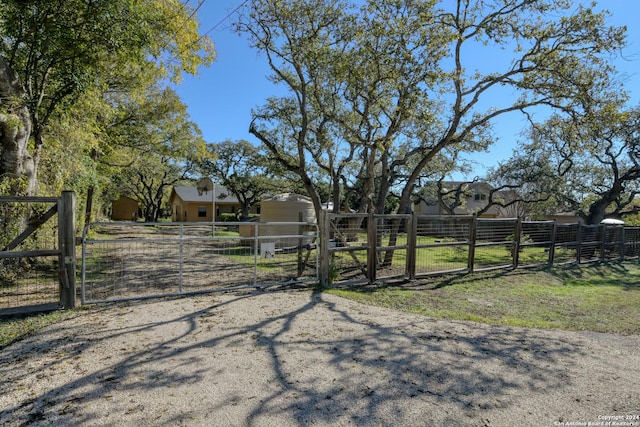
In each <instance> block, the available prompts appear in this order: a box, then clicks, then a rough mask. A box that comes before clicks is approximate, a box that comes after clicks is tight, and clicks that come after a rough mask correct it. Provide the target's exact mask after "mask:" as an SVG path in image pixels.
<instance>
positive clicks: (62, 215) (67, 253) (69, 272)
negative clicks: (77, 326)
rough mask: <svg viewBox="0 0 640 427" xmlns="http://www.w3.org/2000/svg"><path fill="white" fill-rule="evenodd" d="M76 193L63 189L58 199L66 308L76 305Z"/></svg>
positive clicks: (62, 278)
mask: <svg viewBox="0 0 640 427" xmlns="http://www.w3.org/2000/svg"><path fill="white" fill-rule="evenodd" d="M75 212H76V194H75V193H74V192H73V191H63V192H62V196H61V197H60V199H58V247H59V248H60V256H59V262H58V265H59V269H60V271H59V273H60V304H61V305H62V307H63V308H65V309H70V308H75V307H76V217H75Z"/></svg>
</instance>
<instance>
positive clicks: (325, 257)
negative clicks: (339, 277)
mask: <svg viewBox="0 0 640 427" xmlns="http://www.w3.org/2000/svg"><path fill="white" fill-rule="evenodd" d="M330 220H331V219H330V214H329V212H326V211H324V210H321V211H320V220H319V221H318V226H319V227H318V233H319V234H320V235H319V236H318V237H319V250H320V253H319V254H318V264H319V266H318V276H319V277H318V282H319V283H318V284H319V285H320V287H322V288H324V287H326V286H328V285H329V240H330V239H331V238H330V235H331V234H330V233H331V232H330V230H329V228H330V227H331V225H330V224H329V221H330Z"/></svg>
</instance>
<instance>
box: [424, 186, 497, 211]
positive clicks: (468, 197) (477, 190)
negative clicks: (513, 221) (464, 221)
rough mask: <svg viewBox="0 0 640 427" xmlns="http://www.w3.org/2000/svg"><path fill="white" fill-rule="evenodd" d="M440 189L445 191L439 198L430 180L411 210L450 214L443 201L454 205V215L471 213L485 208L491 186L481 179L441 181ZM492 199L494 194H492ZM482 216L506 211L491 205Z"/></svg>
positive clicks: (436, 189)
mask: <svg viewBox="0 0 640 427" xmlns="http://www.w3.org/2000/svg"><path fill="white" fill-rule="evenodd" d="M441 185H442V191H443V192H445V193H447V194H446V195H444V196H443V197H442V199H440V198H439V197H438V186H437V183H436V182H431V183H429V184H427V186H425V187H424V188H423V191H422V195H421V200H420V201H419V203H417V204H414V205H413V211H414V212H415V213H416V214H419V215H450V214H451V213H450V211H449V210H448V209H446V207H445V203H447V204H449V205H450V206H455V207H454V209H453V214H454V215H471V214H473V213H474V212H478V211H479V210H481V209H483V208H485V207H486V206H487V204H488V203H489V195H490V193H491V191H492V190H493V187H492V186H491V185H489V184H488V183H486V182H483V181H475V182H462V181H460V182H459V181H445V182H442V183H441ZM493 197H494V199H495V198H496V194H494V196H493ZM481 216H482V217H484V218H497V217H505V216H506V212H504V209H503V208H501V207H500V206H491V207H490V208H489V210H488V211H487V212H484V213H483V214H482V215H481Z"/></svg>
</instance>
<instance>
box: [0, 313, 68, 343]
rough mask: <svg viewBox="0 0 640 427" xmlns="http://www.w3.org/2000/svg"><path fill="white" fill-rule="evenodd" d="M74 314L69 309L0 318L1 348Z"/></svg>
mask: <svg viewBox="0 0 640 427" xmlns="http://www.w3.org/2000/svg"><path fill="white" fill-rule="evenodd" d="M73 314H74V311H73V310H69V311H54V312H51V313H45V314H33V315H25V316H17V317H8V318H0V349H1V348H4V347H6V346H8V345H10V344H12V343H14V342H16V341H20V340H21V339H24V338H26V337H28V336H30V335H33V334H35V333H36V332H38V331H39V330H41V329H42V328H44V327H46V326H48V325H51V324H54V323H56V322H59V321H60V320H63V319H66V318H69V317H71V316H72V315H73Z"/></svg>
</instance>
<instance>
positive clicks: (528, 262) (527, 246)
mask: <svg viewBox="0 0 640 427" xmlns="http://www.w3.org/2000/svg"><path fill="white" fill-rule="evenodd" d="M521 227H522V228H521V232H520V243H519V245H518V251H519V253H518V265H519V266H521V267H532V266H538V265H543V264H548V263H549V260H550V255H551V254H550V250H551V244H552V243H553V234H554V227H555V223H554V222H553V221H544V222H533V221H523V222H522V225H521Z"/></svg>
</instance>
